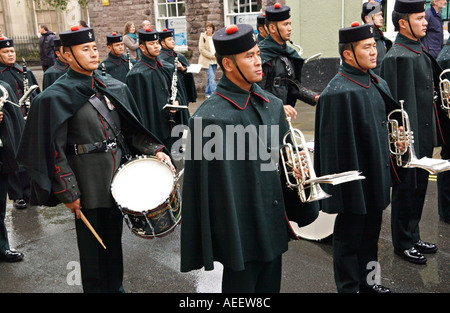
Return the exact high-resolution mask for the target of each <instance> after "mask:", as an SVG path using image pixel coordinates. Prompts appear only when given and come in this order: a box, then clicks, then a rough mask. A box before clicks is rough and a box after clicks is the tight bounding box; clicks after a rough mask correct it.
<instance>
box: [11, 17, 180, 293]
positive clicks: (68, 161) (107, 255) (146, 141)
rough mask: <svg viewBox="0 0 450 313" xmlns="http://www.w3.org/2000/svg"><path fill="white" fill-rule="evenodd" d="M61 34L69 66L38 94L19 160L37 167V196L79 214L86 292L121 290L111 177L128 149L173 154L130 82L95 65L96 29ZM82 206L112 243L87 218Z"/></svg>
mask: <svg viewBox="0 0 450 313" xmlns="http://www.w3.org/2000/svg"><path fill="white" fill-rule="evenodd" d="M60 39H61V42H62V45H63V46H64V57H65V58H66V60H67V61H68V62H69V66H70V69H69V70H68V72H67V74H66V75H64V76H63V77H61V78H60V79H59V80H57V81H56V82H55V83H53V84H52V85H51V86H49V87H48V88H46V89H45V91H44V92H43V93H42V94H41V96H40V97H39V98H37V99H36V101H34V102H33V105H32V107H31V111H30V114H29V115H28V119H27V123H26V128H25V131H24V134H23V137H22V141H21V145H20V147H19V152H18V160H19V162H21V163H23V164H24V165H25V167H26V169H27V171H28V172H29V174H30V175H31V179H32V196H31V201H32V202H33V203H32V204H35V205H53V206H54V205H56V204H58V203H60V202H62V203H64V204H65V206H66V207H67V208H68V209H70V211H71V212H72V213H74V214H75V216H76V219H75V227H76V234H77V243H78V249H79V254H80V264H81V277H82V284H83V290H84V292H123V291H124V289H123V286H122V279H123V260H122V244H121V236H122V226H123V222H122V214H121V212H120V210H119V209H118V208H117V205H116V203H115V202H114V200H113V198H112V196H111V192H110V186H111V181H112V179H113V176H114V173H115V172H116V171H117V169H118V168H119V166H120V165H121V163H122V160H123V159H124V158H125V157H126V156H127V155H137V154H150V155H156V157H157V158H158V159H159V160H166V161H167V162H169V164H171V161H170V158H169V156H168V155H167V154H165V153H164V151H165V148H164V146H163V145H162V144H161V143H160V141H159V140H158V139H157V138H156V137H155V136H153V135H152V134H151V133H150V132H148V131H147V130H146V129H145V128H144V127H143V126H142V124H141V122H140V119H139V116H137V115H136V113H135V112H138V109H137V107H136V103H135V102H134V100H133V97H132V95H131V93H130V91H129V90H128V88H127V87H126V85H124V84H123V83H120V82H119V81H118V80H115V79H113V78H111V77H109V76H101V75H99V74H98V73H96V72H95V70H96V69H97V67H98V51H97V47H96V44H95V35H94V30H93V29H92V28H79V27H78V26H73V27H72V28H71V29H70V30H68V31H65V32H62V33H60ZM122 133H123V135H122ZM38 143H39V144H38ZM155 179H156V178H155ZM81 212H83V213H84V216H85V217H86V218H87V220H88V221H89V222H90V224H91V225H92V227H93V228H94V230H95V231H96V232H97V233H98V235H99V236H100V238H101V239H102V241H103V243H104V245H105V246H106V249H104V248H103V247H102V246H101V245H100V244H99V242H98V241H97V239H96V238H95V237H94V236H93V234H92V233H91V231H90V230H89V229H88V227H87V226H86V225H85V224H84V223H83V222H82V220H81V219H80V217H81Z"/></svg>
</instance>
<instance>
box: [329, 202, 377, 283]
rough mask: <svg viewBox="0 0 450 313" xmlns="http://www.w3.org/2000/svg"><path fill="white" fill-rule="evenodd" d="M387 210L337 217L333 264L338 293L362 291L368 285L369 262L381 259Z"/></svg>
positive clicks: (334, 233) (346, 214)
mask: <svg viewBox="0 0 450 313" xmlns="http://www.w3.org/2000/svg"><path fill="white" fill-rule="evenodd" d="M382 216H383V211H381V210H373V211H370V212H368V213H367V214H353V213H342V214H338V215H337V216H336V220H335V223H334V231H333V267H334V279H335V282H336V287H337V291H338V292H358V291H359V290H360V289H361V288H364V287H368V283H367V275H368V274H369V272H370V271H372V270H373V269H372V268H371V267H370V268H369V269H367V266H368V264H369V262H372V261H378V238H379V237H380V230H381V221H382Z"/></svg>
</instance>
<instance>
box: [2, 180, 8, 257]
mask: <svg viewBox="0 0 450 313" xmlns="http://www.w3.org/2000/svg"><path fill="white" fill-rule="evenodd" d="M7 193H8V175H7V174H0V252H5V251H6V250H9V241H8V231H7V230H6V225H5V217H6V194H7Z"/></svg>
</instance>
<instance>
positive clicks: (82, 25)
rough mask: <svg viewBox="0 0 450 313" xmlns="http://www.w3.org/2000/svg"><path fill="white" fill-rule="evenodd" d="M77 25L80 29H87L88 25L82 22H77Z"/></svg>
mask: <svg viewBox="0 0 450 313" xmlns="http://www.w3.org/2000/svg"><path fill="white" fill-rule="evenodd" d="M78 25H80V27H81V28H86V27H89V25H88V24H87V23H86V22H85V21H83V20H79V21H78Z"/></svg>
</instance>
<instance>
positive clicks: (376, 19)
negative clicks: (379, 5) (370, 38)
mask: <svg viewBox="0 0 450 313" xmlns="http://www.w3.org/2000/svg"><path fill="white" fill-rule="evenodd" d="M372 21H373V24H374V25H375V26H376V27H378V28H381V27H383V12H381V11H380V12H378V13H375V14H372Z"/></svg>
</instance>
